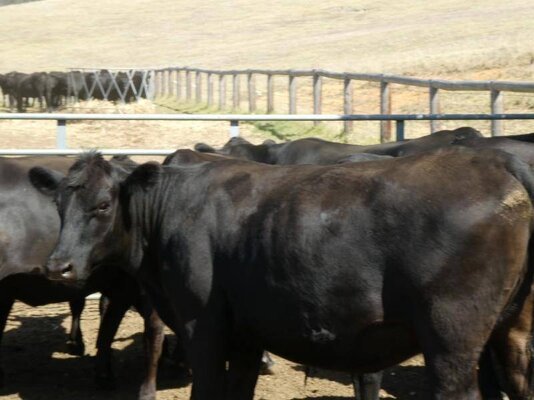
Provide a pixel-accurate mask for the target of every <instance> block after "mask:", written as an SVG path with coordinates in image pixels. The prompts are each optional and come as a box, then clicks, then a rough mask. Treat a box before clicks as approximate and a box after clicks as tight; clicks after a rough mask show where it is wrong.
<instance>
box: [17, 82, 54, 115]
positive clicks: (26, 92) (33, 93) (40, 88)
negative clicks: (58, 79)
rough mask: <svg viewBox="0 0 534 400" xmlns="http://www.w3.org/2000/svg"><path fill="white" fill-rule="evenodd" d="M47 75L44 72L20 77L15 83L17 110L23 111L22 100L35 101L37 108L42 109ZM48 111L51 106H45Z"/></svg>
mask: <svg viewBox="0 0 534 400" xmlns="http://www.w3.org/2000/svg"><path fill="white" fill-rule="evenodd" d="M47 79H48V74H47V73H46V72H34V73H32V74H29V75H26V76H23V77H21V78H20V79H19V80H18V82H17V89H16V93H17V110H18V111H19V112H22V111H24V102H23V99H25V98H26V99H30V98H33V99H37V100H38V101H39V107H40V108H41V109H43V104H44V103H43V99H45V94H46V85H47ZM46 106H47V108H48V111H50V110H51V108H49V107H51V105H49V104H47V105H46Z"/></svg>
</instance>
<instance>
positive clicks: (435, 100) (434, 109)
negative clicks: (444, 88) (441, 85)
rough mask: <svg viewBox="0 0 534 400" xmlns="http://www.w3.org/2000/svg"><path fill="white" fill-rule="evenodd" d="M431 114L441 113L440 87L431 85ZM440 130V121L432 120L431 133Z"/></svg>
mask: <svg viewBox="0 0 534 400" xmlns="http://www.w3.org/2000/svg"><path fill="white" fill-rule="evenodd" d="M429 94H430V114H439V113H440V112H441V111H440V105H439V89H438V88H436V87H433V86H430V92H429ZM439 130H440V121H437V120H435V121H432V120H431V121H430V133H434V132H437V131H439Z"/></svg>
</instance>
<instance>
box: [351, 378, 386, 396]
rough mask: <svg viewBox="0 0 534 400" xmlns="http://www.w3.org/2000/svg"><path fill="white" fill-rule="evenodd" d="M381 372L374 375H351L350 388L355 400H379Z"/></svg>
mask: <svg viewBox="0 0 534 400" xmlns="http://www.w3.org/2000/svg"><path fill="white" fill-rule="evenodd" d="M382 374H383V373H382V371H380V372H375V373H374V374H352V386H353V387H354V397H355V399H356V400H379V398H380V386H381V384H382Z"/></svg>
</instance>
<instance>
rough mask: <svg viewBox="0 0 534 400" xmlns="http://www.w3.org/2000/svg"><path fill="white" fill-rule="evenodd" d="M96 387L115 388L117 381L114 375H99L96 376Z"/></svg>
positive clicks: (102, 388)
mask: <svg viewBox="0 0 534 400" xmlns="http://www.w3.org/2000/svg"><path fill="white" fill-rule="evenodd" d="M95 383H96V387H97V388H98V389H100V390H115V389H116V387H117V383H116V382H115V377H114V376H113V375H97V376H96V378H95Z"/></svg>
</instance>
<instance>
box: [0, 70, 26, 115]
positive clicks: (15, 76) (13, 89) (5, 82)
mask: <svg viewBox="0 0 534 400" xmlns="http://www.w3.org/2000/svg"><path fill="white" fill-rule="evenodd" d="M25 76H27V74H23V73H21V72H16V71H12V72H9V73H7V74H5V75H2V78H0V86H1V87H2V93H3V94H4V96H7V97H8V99H9V108H10V109H11V110H13V109H14V108H15V105H16V98H17V85H18V82H19V81H20V80H21V79H22V78H23V77H25Z"/></svg>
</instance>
